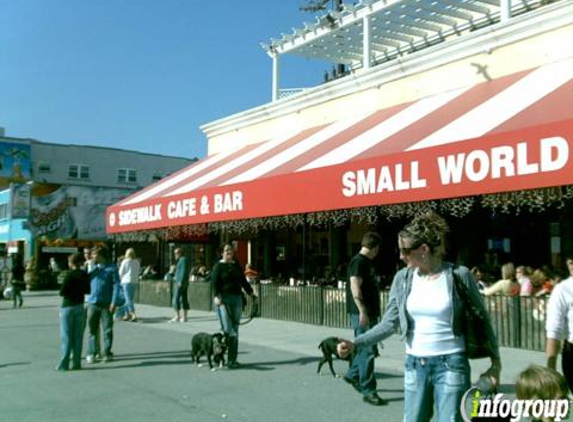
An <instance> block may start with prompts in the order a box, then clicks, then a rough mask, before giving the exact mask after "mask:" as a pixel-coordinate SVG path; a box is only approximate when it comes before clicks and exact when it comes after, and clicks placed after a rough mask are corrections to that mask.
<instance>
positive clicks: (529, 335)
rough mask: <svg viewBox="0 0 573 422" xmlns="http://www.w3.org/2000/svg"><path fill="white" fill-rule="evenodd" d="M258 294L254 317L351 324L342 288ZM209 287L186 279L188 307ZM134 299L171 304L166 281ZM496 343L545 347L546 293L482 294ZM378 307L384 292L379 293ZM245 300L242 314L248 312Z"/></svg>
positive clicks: (207, 304)
mask: <svg viewBox="0 0 573 422" xmlns="http://www.w3.org/2000/svg"><path fill="white" fill-rule="evenodd" d="M254 288H255V291H256V293H257V295H258V296H259V301H258V302H259V316H261V317H262V318H268V319H276V320H282V321H291V322H300V323H304V324H313V325H324V326H328V327H339V328H346V329H348V328H349V327H350V325H349V323H348V316H347V315H346V292H345V290H344V289H337V288H333V287H319V286H309V287H306V286H305V287H294V286H282V285H274V284H260V285H256V286H254ZM212 298H213V292H212V288H211V285H210V284H209V283H190V285H189V305H190V306H191V309H195V310H201V311H210V310H212V309H213V303H212V300H213V299H212ZM136 301H137V302H138V303H145V304H150V305H157V306H171V286H170V284H169V282H166V281H150V280H145V281H142V282H141V283H140V288H139V290H138V293H137V295H136ZM484 301H485V305H486V309H487V310H488V312H489V314H490V318H491V321H492V325H493V329H494V331H495V333H496V335H497V339H498V342H499V345H500V346H504V347H514V348H519V349H528V350H538V351H543V350H545V308H546V304H547V298H545V297H542V298H537V297H507V296H490V297H486V298H484ZM380 302H381V308H382V311H383V310H384V308H385V307H386V304H387V303H388V292H382V293H381V297H380ZM251 308H252V301H248V303H247V306H246V308H245V310H244V315H245V316H247V315H250V313H251Z"/></svg>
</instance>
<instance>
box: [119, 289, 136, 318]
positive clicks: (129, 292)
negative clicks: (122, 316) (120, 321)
mask: <svg viewBox="0 0 573 422" xmlns="http://www.w3.org/2000/svg"><path fill="white" fill-rule="evenodd" d="M121 287H122V288H123V295H124V296H125V305H124V306H123V307H124V308H125V311H127V312H131V313H132V314H135V303H134V298H135V291H136V290H137V284H135V283H123V284H122V285H121ZM124 313H125V312H124Z"/></svg>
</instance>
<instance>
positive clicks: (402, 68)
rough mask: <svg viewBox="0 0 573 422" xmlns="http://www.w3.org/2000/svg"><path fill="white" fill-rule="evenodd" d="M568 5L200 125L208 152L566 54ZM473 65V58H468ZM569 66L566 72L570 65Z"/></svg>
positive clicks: (570, 29) (571, 7)
mask: <svg viewBox="0 0 573 422" xmlns="http://www.w3.org/2000/svg"><path fill="white" fill-rule="evenodd" d="M572 13H573V4H571V2H564V4H559V3H557V4H556V5H554V7H552V8H547V9H546V10H541V9H539V10H538V11H536V12H530V13H529V14H527V15H522V16H520V17H518V18H514V20H512V21H510V22H509V23H508V24H505V25H501V24H499V25H495V26H492V27H488V28H485V29H483V30H481V31H478V32H476V33H473V34H467V35H465V36H464V37H460V38H459V39H457V40H453V41H449V42H447V43H443V44H441V45H438V46H435V47H432V48H429V49H427V50H424V51H422V52H418V53H416V54H415V55H411V56H409V57H404V58H401V59H400V60H395V61H393V62H390V63H387V64H385V65H381V66H378V67H375V68H372V69H370V70H368V71H364V72H357V73H356V74H354V75H350V76H348V77H346V78H343V79H340V80H337V81H335V82H331V83H329V84H325V85H321V86H319V87H316V88H313V89H311V90H308V91H306V92H305V93H303V94H301V95H298V96H296V97H291V98H288V99H284V100H281V101H278V102H276V103H271V104H266V105H263V106H261V107H257V108H254V109H251V110H246V111H244V112H242V113H238V114H236V115H233V116H229V117H226V118H224V119H220V120H218V121H215V122H213V123H210V124H207V125H205V126H203V127H202V129H203V130H204V132H205V134H206V135H207V137H208V141H209V145H208V151H209V155H211V154H215V153H217V152H220V151H222V150H224V149H226V148H228V147H230V146H237V145H247V144H249V143H258V142H262V141H266V140H269V139H272V138H274V137H277V136H281V135H282V136H284V135H288V134H289V133H293V132H297V131H299V130H302V129H305V128H309V127H314V126H317V125H321V124H325V123H330V122H332V121H335V120H338V119H341V118H346V117H349V116H351V115H353V114H364V113H366V112H370V111H373V110H378V109H384V108H387V107H391V106H394V105H398V104H402V103H405V102H409V101H413V100H417V99H419V98H423V97H426V96H429V95H432V94H436V93H439V92H445V91H448V90H451V89H454V88H459V87H461V86H466V85H469V84H475V83H479V82H484V81H485V78H484V76H483V75H481V74H478V73H477V72H476V67H475V66H474V65H473V64H479V65H481V66H487V72H488V74H489V76H490V77H491V78H493V79H495V78H499V77H502V76H504V75H508V74H512V73H515V72H518V71H521V70H526V69H531V68H534V67H538V66H540V65H543V64H546V63H551V62H555V61H559V60H563V59H565V58H570V57H573V43H571V42H567V41H566V40H573V23H570V19H564V18H563V16H572ZM472 63H473V64H472ZM572 71H573V70H572Z"/></svg>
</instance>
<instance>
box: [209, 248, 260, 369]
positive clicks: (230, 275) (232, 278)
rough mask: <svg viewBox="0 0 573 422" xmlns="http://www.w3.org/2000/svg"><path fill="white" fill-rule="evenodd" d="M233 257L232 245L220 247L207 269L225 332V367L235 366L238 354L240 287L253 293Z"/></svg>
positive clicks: (231, 367)
mask: <svg viewBox="0 0 573 422" xmlns="http://www.w3.org/2000/svg"><path fill="white" fill-rule="evenodd" d="M234 257H235V248H234V247H233V245H229V244H227V245H225V246H223V254H222V259H221V260H220V261H219V262H217V263H216V264H215V266H214V267H213V270H212V271H211V283H212V285H213V291H214V292H215V298H214V299H213V303H214V304H215V306H216V311H217V316H218V317H219V321H220V323H221V327H222V329H223V331H224V332H225V333H227V334H228V335H229V349H228V359H227V367H228V368H229V369H236V368H238V367H239V366H240V365H239V363H238V362H237V355H238V354H239V321H240V320H241V314H242V312H243V306H244V305H245V304H244V303H243V290H245V291H246V292H247V293H248V294H249V295H250V296H254V292H253V288H252V287H251V285H250V284H249V283H248V282H247V279H246V278H245V275H244V274H243V270H242V269H241V266H240V265H239V263H238V262H237V261H235V259H234Z"/></svg>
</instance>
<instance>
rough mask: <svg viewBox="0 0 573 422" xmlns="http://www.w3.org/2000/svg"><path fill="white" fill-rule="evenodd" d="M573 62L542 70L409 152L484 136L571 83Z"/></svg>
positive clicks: (525, 78)
mask: <svg viewBox="0 0 573 422" xmlns="http://www.w3.org/2000/svg"><path fill="white" fill-rule="evenodd" d="M572 69H573V60H565V61H563V62H558V63H552V64H550V65H546V66H542V67H539V68H537V69H535V70H534V71H532V72H530V73H529V74H527V75H525V76H524V77H523V78H521V79H519V80H518V81H517V82H516V83H514V84H512V85H511V86H509V87H508V88H507V89H505V90H504V91H502V92H500V93H498V94H496V95H494V96H492V97H490V98H489V99H487V100H486V101H484V102H483V103H482V104H480V105H479V106H477V107H475V108H473V109H472V110H471V111H469V112H468V113H466V114H464V115H463V116H461V117H459V118H457V119H455V120H453V121H452V122H450V123H449V124H447V125H445V126H444V127H442V128H441V129H439V130H437V131H436V132H434V133H432V134H431V135H430V136H428V137H426V138H425V139H422V140H421V141H420V142H418V143H417V144H415V145H413V146H412V147H410V148H407V149H406V150H413V149H420V148H427V147H434V146H437V145H444V144H448V143H450V142H455V141H458V140H460V139H472V138H479V137H480V136H484V135H485V134H487V133H488V132H490V131H492V130H494V129H495V128H496V127H498V126H500V125H501V124H503V122H505V121H507V120H508V119H510V118H512V117H513V116H515V115H516V114H518V113H520V112H521V111H523V110H525V109H527V107H530V106H531V105H532V104H535V102H537V101H539V100H540V99H541V98H543V97H544V96H546V95H547V94H549V93H550V92H552V91H554V90H556V89H558V88H559V87H560V86H562V85H563V84H565V83H567V82H568V81H569V80H571V77H572V76H573V72H572Z"/></svg>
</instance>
